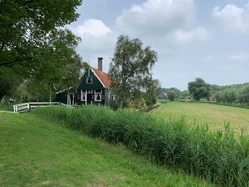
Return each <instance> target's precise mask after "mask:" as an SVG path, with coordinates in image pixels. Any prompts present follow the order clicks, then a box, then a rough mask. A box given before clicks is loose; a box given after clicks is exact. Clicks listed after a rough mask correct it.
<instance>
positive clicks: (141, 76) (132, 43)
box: [109, 35, 159, 107]
mask: <svg viewBox="0 0 249 187" xmlns="http://www.w3.org/2000/svg"><path fill="white" fill-rule="evenodd" d="M156 61H157V53H156V52H155V51H154V50H152V49H151V48H150V47H149V46H147V47H145V48H143V43H142V42H141V41H140V40H139V39H138V38H135V39H130V38H129V37H128V36H124V35H121V36H119V37H118V39H117V43H116V46H115V52H114V56H113V58H112V62H111V64H110V69H109V75H110V76H111V79H112V83H111V88H112V89H113V90H114V92H115V93H116V94H117V96H118V98H119V100H120V107H122V106H123V102H124V101H125V100H126V99H127V98H129V97H130V96H131V95H133V96H135V95H140V94H138V93H139V92H140V91H142V90H143V91H149V90H150V91H151V90H153V89H155V88H154V87H153V85H158V84H159V81H155V80H153V78H152V73H151V71H152V68H153V66H154V64H155V62H156ZM155 83H156V84H155ZM155 90H156V89H155Z"/></svg>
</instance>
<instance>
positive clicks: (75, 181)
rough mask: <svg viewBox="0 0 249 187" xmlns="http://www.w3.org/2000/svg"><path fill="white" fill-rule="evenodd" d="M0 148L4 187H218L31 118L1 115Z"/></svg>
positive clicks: (17, 115)
mask: <svg viewBox="0 0 249 187" xmlns="http://www.w3.org/2000/svg"><path fill="white" fill-rule="evenodd" d="M68 117H69V116H68ZM65 124H66V123H65ZM0 150H1V151H0V186H4V187H8V186H10V187H15V186H18V187H26V186H51V187H58V186H70V187H73V186H77V187H78V186H89V187H91V186H94V187H96V186H101V187H102V186H103V187H104V186H118V187H122V186H124V187H126V186H127V187H128V186H149V187H153V186H163V187H165V186H169V187H173V186H177V187H185V186H199V187H201V186H207V187H209V186H214V185H211V184H208V183H207V182H204V181H202V180H199V179H196V178H194V177H191V176H188V175H184V174H183V173H181V172H178V173H176V172H174V171H172V170H167V169H165V168H164V167H163V166H155V165H152V164H151V163H150V162H148V161H147V160H145V159H143V158H141V157H137V156H135V155H133V154H132V153H131V151H129V150H128V149H127V148H125V147H124V146H122V145H117V146H114V145H110V144H108V143H105V142H103V141H101V140H98V139H93V138H89V137H87V136H86V135H84V134H81V133H79V132H76V131H73V130H70V129H68V128H66V127H64V125H63V124H62V123H58V121H57V122H55V121H54V122H51V120H46V119H44V118H43V119H41V118H39V117H37V116H34V115H31V114H8V113H0Z"/></svg>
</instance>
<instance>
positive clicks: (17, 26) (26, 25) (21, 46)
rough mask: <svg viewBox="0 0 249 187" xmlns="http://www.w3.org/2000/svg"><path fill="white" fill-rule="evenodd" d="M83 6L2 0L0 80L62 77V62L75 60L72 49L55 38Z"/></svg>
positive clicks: (78, 0) (45, 0) (44, 0)
mask: <svg viewBox="0 0 249 187" xmlns="http://www.w3.org/2000/svg"><path fill="white" fill-rule="evenodd" d="M81 3H82V0H73V1H65V0H56V1H51V0H18V1H9V0H3V1H0V79H2V80H5V81H11V80H12V79H11V77H13V76H15V77H18V78H20V79H22V80H24V79H34V78H35V77H39V76H40V78H42V77H46V78H47V77H48V75H49V76H55V77H59V75H63V71H65V70H62V68H61V67H63V65H64V64H63V63H61V61H63V60H64V59H65V57H66V58H68V57H72V48H71V46H68V45H66V43H65V41H59V40H58V39H57V40H56V36H57V35H59V36H61V33H60V32H62V31H61V30H60V29H59V28H60V27H63V26H65V25H67V24H69V23H71V22H73V21H75V20H76V19H77V18H78V16H79V14H78V13H77V12H76V8H77V6H80V5H81ZM64 73H65V72H64ZM41 75H43V76H41ZM44 75H46V76H44ZM41 80H42V79H41ZM2 82H3V81H2ZM6 88H7V87H6ZM5 92H6V91H5Z"/></svg>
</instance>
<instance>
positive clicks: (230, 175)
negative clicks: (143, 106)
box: [32, 106, 249, 186]
mask: <svg viewBox="0 0 249 187" xmlns="http://www.w3.org/2000/svg"><path fill="white" fill-rule="evenodd" d="M32 113H34V114H36V115H40V116H43V117H47V118H50V119H54V120H60V121H64V122H65V123H66V124H67V125H68V127H70V128H72V129H75V130H79V131H81V132H84V133H85V134H87V135H90V136H92V137H98V138H101V139H103V140H106V141H108V142H111V143H114V144H122V145H125V146H127V147H128V148H129V149H130V150H132V151H133V152H134V153H137V154H139V155H142V156H144V157H146V158H147V159H148V160H150V161H152V162H153V163H156V164H159V165H162V166H167V167H168V166H170V167H173V168H180V169H182V170H184V171H185V172H187V173H189V174H192V175H195V176H198V177H200V178H202V179H205V180H207V181H211V182H213V183H217V184H220V185H223V186H248V184H249V157H248V155H249V141H248V137H247V136H242V135H241V136H237V135H236V136H235V135H234V132H233V131H232V130H230V127H229V124H227V125H226V126H225V127H226V128H225V130H224V131H221V130H219V131H216V132H213V131H212V132H210V131H209V130H208V128H207V127H202V126H198V125H195V126H192V127H190V126H189V125H188V123H187V122H186V120H185V118H184V117H181V118H180V119H177V120H175V119H172V118H169V120H168V121H165V120H162V119H161V118H160V117H158V118H155V117H152V116H151V115H143V114H140V113H134V112H131V111H125V110H119V111H117V112H114V111H112V110H110V109H108V108H105V107H98V106H85V107H80V108H61V107H60V108H46V109H44V108H43V109H35V110H34V111H33V112H32Z"/></svg>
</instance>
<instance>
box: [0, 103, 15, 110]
mask: <svg viewBox="0 0 249 187" xmlns="http://www.w3.org/2000/svg"><path fill="white" fill-rule="evenodd" d="M0 110H4V111H13V105H12V104H10V103H8V102H6V101H0Z"/></svg>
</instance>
